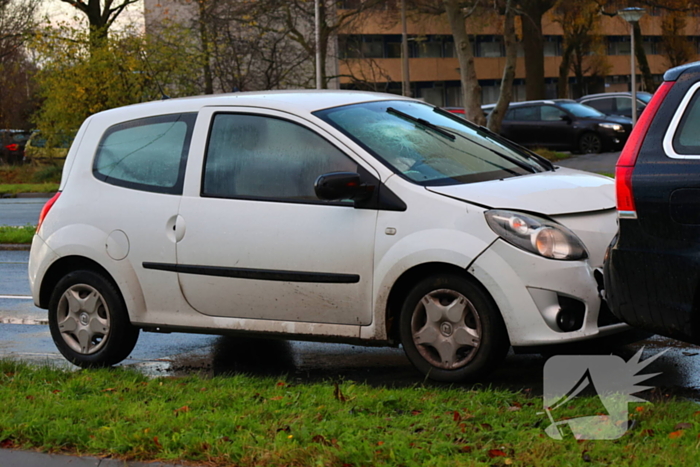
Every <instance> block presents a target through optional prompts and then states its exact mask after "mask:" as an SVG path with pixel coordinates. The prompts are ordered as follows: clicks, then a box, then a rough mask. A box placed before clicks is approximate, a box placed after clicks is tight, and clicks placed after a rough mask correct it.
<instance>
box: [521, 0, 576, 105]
mask: <svg viewBox="0 0 700 467" xmlns="http://www.w3.org/2000/svg"><path fill="white" fill-rule="evenodd" d="M557 1H558V0H518V7H519V9H520V19H521V20H522V28H523V40H522V43H523V49H524V52H525V97H526V98H527V100H535V99H544V98H545V82H544V36H543V35H542V17H543V16H544V15H545V13H547V12H548V11H549V10H551V9H552V8H554V5H556V3H557ZM564 1H571V2H572V3H573V2H577V1H580V0H564Z"/></svg>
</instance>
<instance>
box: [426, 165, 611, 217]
mask: <svg viewBox="0 0 700 467" xmlns="http://www.w3.org/2000/svg"><path fill="white" fill-rule="evenodd" d="M426 188H427V189H428V190H430V191H432V192H434V193H438V194H441V195H445V196H449V197H450V198H456V199H460V200H463V201H467V202H470V203H474V204H478V205H480V206H485V207H489V208H494V209H495V208H498V209H513V210H519V211H529V212H534V213H541V214H546V215H549V216H554V215H558V214H573V213H577V212H590V211H600V210H603V209H611V208H614V207H615V182H614V181H613V179H611V178H609V177H605V176H603V175H595V174H592V173H589V172H582V171H580V170H574V169H566V168H563V167H559V168H557V170H556V171H554V172H542V173H537V174H532V175H523V176H520V177H511V178H506V179H503V180H493V181H488V182H480V183H469V184H464V185H450V186H429V187H426Z"/></svg>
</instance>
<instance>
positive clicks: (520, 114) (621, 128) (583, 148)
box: [482, 99, 632, 154]
mask: <svg viewBox="0 0 700 467" xmlns="http://www.w3.org/2000/svg"><path fill="white" fill-rule="evenodd" d="M494 107H495V104H489V105H485V106H482V109H483V110H484V112H485V113H486V114H488V113H490V112H491V111H492V110H493V108H494ZM631 130H632V121H631V120H630V119H629V118H625V117H617V116H609V115H605V114H603V113H601V112H598V111H597V110H595V109H594V108H592V107H588V106H586V105H583V104H579V103H578V102H576V101H573V100H569V99H555V100H544V101H526V102H514V103H511V104H510V105H509V106H508V112H506V115H505V117H504V118H503V123H502V124H501V132H500V133H501V135H503V136H504V137H506V138H508V139H509V140H511V141H513V142H515V143H518V144H520V145H522V146H525V147H530V148H537V147H541V148H547V149H554V150H564V151H575V152H581V153H584V154H587V153H598V152H601V151H616V150H619V149H622V147H623V146H624V145H625V142H626V141H627V137H628V136H629V133H630V131H631Z"/></svg>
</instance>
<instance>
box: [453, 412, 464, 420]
mask: <svg viewBox="0 0 700 467" xmlns="http://www.w3.org/2000/svg"><path fill="white" fill-rule="evenodd" d="M461 419H462V417H460V416H459V412H457V411H456V410H455V411H454V412H453V413H452V420H454V421H455V422H458V421H460V420H461Z"/></svg>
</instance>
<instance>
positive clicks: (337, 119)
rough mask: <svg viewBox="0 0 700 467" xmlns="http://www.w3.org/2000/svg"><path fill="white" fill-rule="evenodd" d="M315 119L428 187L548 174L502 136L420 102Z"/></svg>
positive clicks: (359, 107)
mask: <svg viewBox="0 0 700 467" xmlns="http://www.w3.org/2000/svg"><path fill="white" fill-rule="evenodd" d="M314 114H315V115H316V116H318V117H320V118H321V119H323V120H325V121H326V122H328V123H330V124H331V125H333V126H334V127H335V128H337V129H338V130H340V131H342V132H343V133H345V134H346V135H347V136H349V137H350V138H352V139H353V140H355V141H356V142H357V143H358V144H360V145H362V146H363V147H364V148H365V149H366V150H367V151H369V152H370V153H372V154H373V155H374V156H375V157H376V158H377V159H378V160H380V161H382V162H383V163H384V164H385V165H387V167H389V168H390V169H392V170H393V171H394V172H395V173H398V174H400V175H401V176H402V177H403V178H406V179H408V180H410V181H412V182H414V183H418V184H420V185H424V186H429V185H454V184H460V183H473V182H479V181H485V180H496V179H501V178H507V177H513V176H517V175H524V174H527V173H533V172H540V171H543V170H545V167H544V166H543V165H540V164H539V163H538V162H537V161H536V160H534V159H533V158H532V157H531V156H529V155H528V154H527V153H524V152H520V151H518V150H517V149H515V148H514V147H513V146H512V145H509V144H508V143H504V142H502V140H501V139H500V137H498V136H497V135H494V134H492V133H489V132H488V131H487V130H484V129H481V128H478V127H476V126H474V125H472V124H470V123H469V122H467V121H466V120H464V119H461V118H459V117H455V116H452V115H451V114H449V113H447V112H444V111H441V110H439V109H436V108H434V107H431V106H429V105H426V104H423V103H420V102H413V101H381V102H367V103H361V104H352V105H346V106H342V107H335V108H331V109H326V110H321V111H318V112H315V113H314Z"/></svg>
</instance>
